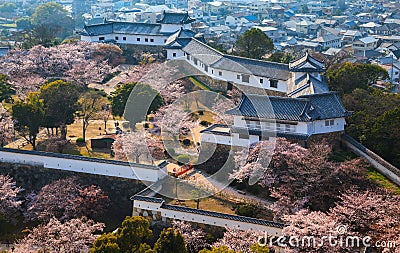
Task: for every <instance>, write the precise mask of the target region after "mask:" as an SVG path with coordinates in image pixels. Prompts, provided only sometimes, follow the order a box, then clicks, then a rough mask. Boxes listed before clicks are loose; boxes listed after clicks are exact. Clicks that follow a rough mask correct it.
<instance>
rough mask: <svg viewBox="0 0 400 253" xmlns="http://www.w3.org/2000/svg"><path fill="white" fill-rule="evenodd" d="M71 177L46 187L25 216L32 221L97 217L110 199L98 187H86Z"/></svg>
mask: <svg viewBox="0 0 400 253" xmlns="http://www.w3.org/2000/svg"><path fill="white" fill-rule="evenodd" d="M76 180H77V179H76V178H74V177H69V178H65V179H60V180H57V181H55V182H53V183H51V184H48V185H45V186H44V187H43V188H42V189H41V191H40V192H39V194H38V195H37V197H36V198H35V201H33V203H32V204H31V205H30V206H28V210H27V212H26V214H25V216H26V217H27V218H28V219H31V220H43V221H48V220H50V218H52V217H55V218H57V219H60V220H61V221H63V220H67V219H70V218H74V217H81V216H87V217H90V218H92V217H97V216H98V215H99V214H101V213H102V211H103V210H104V209H105V207H106V206H107V204H108V197H107V195H105V193H104V192H103V191H102V190H101V189H100V188H99V187H97V186H94V185H92V186H89V187H84V186H82V185H81V184H79V183H78V182H77V181H76Z"/></svg>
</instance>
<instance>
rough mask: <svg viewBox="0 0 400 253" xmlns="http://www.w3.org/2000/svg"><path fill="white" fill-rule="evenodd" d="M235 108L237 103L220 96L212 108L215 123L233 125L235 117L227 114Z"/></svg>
mask: <svg viewBox="0 0 400 253" xmlns="http://www.w3.org/2000/svg"><path fill="white" fill-rule="evenodd" d="M234 107H235V103H234V102H233V101H232V100H231V99H228V98H221V97H220V96H218V97H217V98H216V101H215V104H214V106H213V107H212V112H213V113H214V116H213V119H214V123H217V124H228V125H232V123H233V116H232V115H228V114H226V113H225V112H226V111H227V110H229V109H232V108H234Z"/></svg>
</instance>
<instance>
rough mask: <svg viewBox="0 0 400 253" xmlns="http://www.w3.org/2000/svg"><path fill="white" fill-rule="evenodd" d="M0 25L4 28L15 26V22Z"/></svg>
mask: <svg viewBox="0 0 400 253" xmlns="http://www.w3.org/2000/svg"><path fill="white" fill-rule="evenodd" d="M0 26H2V27H4V28H16V27H17V24H15V23H12V24H1V25H0Z"/></svg>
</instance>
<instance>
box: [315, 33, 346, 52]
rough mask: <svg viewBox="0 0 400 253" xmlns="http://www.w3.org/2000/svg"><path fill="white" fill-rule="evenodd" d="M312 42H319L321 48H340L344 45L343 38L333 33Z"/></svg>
mask: <svg viewBox="0 0 400 253" xmlns="http://www.w3.org/2000/svg"><path fill="white" fill-rule="evenodd" d="M312 42H316V43H318V44H319V45H320V46H321V48H323V49H325V48H331V47H333V48H340V47H341V46H342V42H341V38H340V37H339V36H336V35H333V34H327V35H323V36H320V37H318V38H316V39H313V40H312Z"/></svg>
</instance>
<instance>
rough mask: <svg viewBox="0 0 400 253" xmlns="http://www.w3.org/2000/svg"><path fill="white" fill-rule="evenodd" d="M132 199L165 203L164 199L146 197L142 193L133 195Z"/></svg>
mask: <svg viewBox="0 0 400 253" xmlns="http://www.w3.org/2000/svg"><path fill="white" fill-rule="evenodd" d="M131 200H139V201H146V202H151V203H163V202H164V200H163V199H161V198H153V197H145V196H140V195H134V196H132V197H131Z"/></svg>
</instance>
